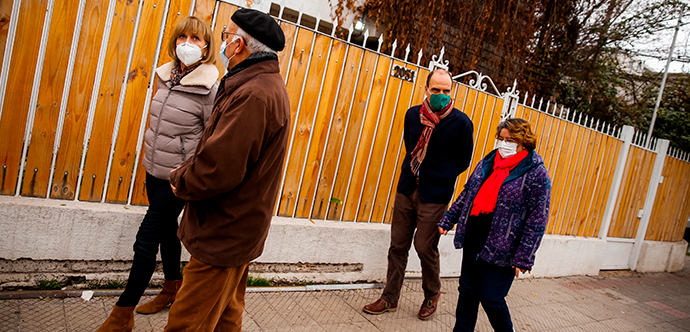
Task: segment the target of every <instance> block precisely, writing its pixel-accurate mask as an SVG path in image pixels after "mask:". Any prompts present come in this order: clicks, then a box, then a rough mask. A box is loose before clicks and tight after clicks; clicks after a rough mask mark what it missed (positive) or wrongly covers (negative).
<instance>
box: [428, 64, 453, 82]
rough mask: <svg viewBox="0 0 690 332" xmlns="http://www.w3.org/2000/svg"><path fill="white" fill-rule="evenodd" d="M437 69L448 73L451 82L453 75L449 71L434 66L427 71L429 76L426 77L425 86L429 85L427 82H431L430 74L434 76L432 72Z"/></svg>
mask: <svg viewBox="0 0 690 332" xmlns="http://www.w3.org/2000/svg"><path fill="white" fill-rule="evenodd" d="M437 71H438V72H444V73H446V74H448V77H450V82H451V83H453V75H451V74H450V72H449V71H447V70H445V69H443V68H436V69H434V70H432V71H431V72H430V73H429V76H427V77H426V86H429V82H431V76H434V74H435V73H436V72H437Z"/></svg>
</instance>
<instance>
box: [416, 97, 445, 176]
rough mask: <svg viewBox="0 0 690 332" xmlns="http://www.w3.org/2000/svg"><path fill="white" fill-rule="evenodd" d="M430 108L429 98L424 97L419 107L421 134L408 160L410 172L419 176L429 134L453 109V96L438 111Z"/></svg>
mask: <svg viewBox="0 0 690 332" xmlns="http://www.w3.org/2000/svg"><path fill="white" fill-rule="evenodd" d="M432 110H433V108H431V105H430V104H429V98H425V99H424V102H422V107H420V108H419V120H420V121H421V122H422V124H423V125H424V130H423V131H422V135H421V136H419V140H418V141H417V146H416V147H415V148H414V150H412V153H411V155H412V161H410V166H411V167H412V173H413V174H414V175H415V176H417V177H419V167H420V166H422V161H424V157H425V156H426V149H427V146H428V145H429V140H430V139H431V134H432V133H433V132H434V128H436V125H437V124H438V123H439V122H441V120H443V119H444V118H445V117H446V116H448V114H450V112H451V111H452V110H453V98H451V99H450V102H449V103H448V105H446V108H444V109H442V110H440V111H438V112H433V111H432Z"/></svg>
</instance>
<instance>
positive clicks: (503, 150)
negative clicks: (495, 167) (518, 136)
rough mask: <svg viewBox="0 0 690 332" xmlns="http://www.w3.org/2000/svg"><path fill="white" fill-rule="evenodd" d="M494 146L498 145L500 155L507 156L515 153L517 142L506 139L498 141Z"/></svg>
mask: <svg viewBox="0 0 690 332" xmlns="http://www.w3.org/2000/svg"><path fill="white" fill-rule="evenodd" d="M496 147H498V153H500V154H501V157H503V158H504V159H505V158H508V157H512V156H514V155H515V154H517V147H518V144H517V143H510V142H506V141H498V143H497V144H496Z"/></svg>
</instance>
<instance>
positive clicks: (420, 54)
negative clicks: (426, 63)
mask: <svg viewBox="0 0 690 332" xmlns="http://www.w3.org/2000/svg"><path fill="white" fill-rule="evenodd" d="M420 62H422V50H421V49H420V50H419V53H417V66H419V63H420Z"/></svg>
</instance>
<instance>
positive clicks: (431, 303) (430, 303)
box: [417, 293, 441, 320]
mask: <svg viewBox="0 0 690 332" xmlns="http://www.w3.org/2000/svg"><path fill="white" fill-rule="evenodd" d="M439 297H441V293H438V295H436V297H434V298H433V299H428V300H424V303H422V307H421V308H419V313H418V314H417V318H419V319H422V320H426V319H429V318H431V316H433V315H434V313H435V312H436V305H437V304H438V298H439Z"/></svg>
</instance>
